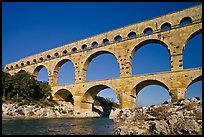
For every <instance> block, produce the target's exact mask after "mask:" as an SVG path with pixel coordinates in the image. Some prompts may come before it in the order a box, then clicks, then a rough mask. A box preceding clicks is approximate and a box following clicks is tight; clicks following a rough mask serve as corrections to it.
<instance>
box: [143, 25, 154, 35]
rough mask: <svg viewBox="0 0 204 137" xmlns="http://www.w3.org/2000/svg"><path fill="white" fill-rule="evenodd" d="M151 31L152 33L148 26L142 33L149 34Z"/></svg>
mask: <svg viewBox="0 0 204 137" xmlns="http://www.w3.org/2000/svg"><path fill="white" fill-rule="evenodd" d="M152 33H153V30H152V28H150V27H148V28H146V29H144V35H149V34H152Z"/></svg>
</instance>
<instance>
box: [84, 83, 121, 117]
mask: <svg viewBox="0 0 204 137" xmlns="http://www.w3.org/2000/svg"><path fill="white" fill-rule="evenodd" d="M107 88H110V89H112V88H111V87H109V86H107V85H95V86H92V87H90V88H89V89H88V90H87V91H86V92H85V94H84V95H83V97H82V108H83V109H89V110H92V111H94V112H97V113H99V114H100V116H101V117H102V116H109V115H110V112H111V110H112V109H114V108H112V107H113V105H112V104H110V105H108V106H104V105H101V107H102V109H103V111H100V110H99V109H97V108H95V107H94V100H95V99H96V95H97V94H98V93H99V92H100V91H102V90H104V89H107ZM112 90H113V89H112ZM113 91H114V90H113ZM114 93H115V95H116V96H117V93H116V92H114ZM119 101H120V100H119ZM118 107H119V106H118Z"/></svg>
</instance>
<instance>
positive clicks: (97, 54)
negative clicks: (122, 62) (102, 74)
mask: <svg viewBox="0 0 204 137" xmlns="http://www.w3.org/2000/svg"><path fill="white" fill-rule="evenodd" d="M104 54H106V55H112V56H111V61H113V60H112V57H113V58H114V59H115V60H116V61H117V64H118V71H117V72H118V73H117V72H116V71H115V73H116V74H115V73H114V76H113V77H119V76H120V66H119V63H118V58H117V56H115V54H114V53H112V52H110V51H105V50H102V51H97V52H95V53H93V54H91V55H90V56H88V57H87V58H86V60H85V63H84V65H83V70H85V77H86V79H87V72H88V69H89V68H88V67H89V65H90V63H91V61H92V60H93V59H95V58H97V57H99V56H100V55H104ZM109 57H110V56H109ZM103 61H104V60H103ZM105 61H110V60H105ZM107 67H109V66H107ZM95 69H100V68H97V67H95ZM111 75H112V74H111ZM109 76H110V75H109ZM109 76H108V78H113V77H112V76H110V77H109ZM106 78H107V76H106ZM100 79H101V78H100ZM91 80H93V79H91ZM94 80H96V79H94ZM97 80H98V79H97Z"/></svg>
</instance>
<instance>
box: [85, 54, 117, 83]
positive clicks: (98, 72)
mask: <svg viewBox="0 0 204 137" xmlns="http://www.w3.org/2000/svg"><path fill="white" fill-rule="evenodd" d="M84 68H85V70H87V72H86V73H87V74H86V79H87V80H99V79H108V78H116V77H120V69H119V64H118V62H117V58H116V57H115V56H114V55H113V54H112V53H110V52H108V51H98V52H96V53H94V54H92V55H91V56H90V57H89V58H88V59H87V61H86V63H85V66H84Z"/></svg>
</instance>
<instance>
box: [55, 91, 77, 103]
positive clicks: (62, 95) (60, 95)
mask: <svg viewBox="0 0 204 137" xmlns="http://www.w3.org/2000/svg"><path fill="white" fill-rule="evenodd" d="M54 97H55V98H56V99H57V100H58V102H59V103H64V101H65V102H66V103H68V104H70V105H72V106H73V105H74V99H73V95H72V94H71V92H70V91H68V90H67V89H60V90H58V91H57V92H56V93H55V94H54Z"/></svg>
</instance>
